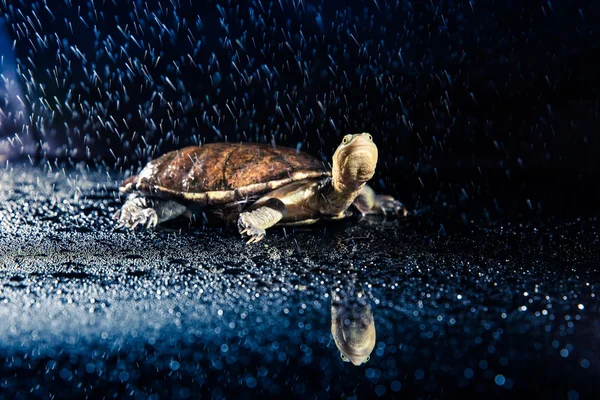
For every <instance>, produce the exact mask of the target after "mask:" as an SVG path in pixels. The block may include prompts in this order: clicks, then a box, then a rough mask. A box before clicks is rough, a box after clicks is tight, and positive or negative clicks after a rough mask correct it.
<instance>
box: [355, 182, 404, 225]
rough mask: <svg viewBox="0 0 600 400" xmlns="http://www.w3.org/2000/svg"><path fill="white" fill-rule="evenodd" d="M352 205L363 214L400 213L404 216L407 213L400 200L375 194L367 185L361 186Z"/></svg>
mask: <svg viewBox="0 0 600 400" xmlns="http://www.w3.org/2000/svg"><path fill="white" fill-rule="evenodd" d="M353 205H354V207H356V208H357V209H358V211H360V212H361V213H362V214H363V215H367V214H371V215H374V214H375V215H400V216H403V217H405V216H406V215H407V214H408V210H407V209H406V207H404V204H402V202H401V201H400V200H396V199H394V198H393V197H392V196H388V195H385V194H377V193H375V191H374V190H373V189H372V188H371V187H370V186H368V185H365V186H364V187H363V190H362V191H361V192H360V194H359V195H358V196H357V197H356V200H354V203H353Z"/></svg>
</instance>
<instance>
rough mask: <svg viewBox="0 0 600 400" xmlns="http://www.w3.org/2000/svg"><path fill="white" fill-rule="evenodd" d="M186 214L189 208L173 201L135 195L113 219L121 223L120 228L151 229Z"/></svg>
mask: <svg viewBox="0 0 600 400" xmlns="http://www.w3.org/2000/svg"><path fill="white" fill-rule="evenodd" d="M186 212H187V213H189V211H188V209H187V207H185V206H183V205H181V204H179V203H177V202H175V201H172V200H163V199H158V198H148V197H143V196H135V195H134V196H130V197H129V198H128V199H127V201H126V202H125V204H123V207H121V209H120V210H118V211H117V212H116V213H115V214H114V215H113V218H114V219H116V220H117V221H119V226H118V227H121V226H125V227H127V228H130V229H135V228H137V227H138V226H140V225H141V226H144V227H146V228H147V229H151V228H154V227H156V225H158V224H160V223H162V222H165V221H168V220H171V219H174V218H177V217H178V216H180V215H183V214H185V213H186Z"/></svg>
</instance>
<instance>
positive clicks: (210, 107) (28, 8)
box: [0, 0, 600, 219]
mask: <svg viewBox="0 0 600 400" xmlns="http://www.w3.org/2000/svg"><path fill="white" fill-rule="evenodd" d="M192 3H193V4H192ZM7 4H8V7H7V6H5V5H4V4H2V6H0V7H2V8H1V9H0V12H2V13H3V14H4V19H5V25H6V26H5V27H6V29H7V31H8V34H9V35H10V36H11V39H12V38H16V39H17V41H16V47H15V52H16V56H17V57H18V65H19V72H20V78H21V83H22V84H23V86H24V87H26V92H27V94H28V95H29V101H28V102H27V105H28V108H29V109H30V115H31V116H33V120H34V122H35V123H34V124H33V126H31V127H30V131H31V134H32V136H33V138H32V141H33V142H34V143H36V145H37V147H38V151H37V154H36V156H37V159H38V161H40V162H44V161H45V160H47V159H50V160H56V159H58V160H60V161H61V162H65V161H66V162H68V163H73V162H75V161H79V160H83V161H86V162H88V163H92V164H99V165H103V166H108V167H116V168H117V170H118V171H123V170H124V168H125V169H127V168H132V169H133V170H134V171H135V170H137V169H138V168H140V167H141V166H143V164H145V162H147V160H148V159H150V158H152V157H155V156H157V155H160V154H162V153H164V152H166V151H168V150H172V149H175V148H178V147H182V146H184V145H187V144H190V143H196V142H198V141H202V142H213V141H220V140H229V141H261V142H275V143H278V144H283V145H287V146H291V147H296V146H298V145H299V144H301V145H302V149H303V150H306V151H308V152H310V153H312V154H314V155H317V156H321V157H322V158H323V159H325V160H330V157H331V154H332V153H333V150H334V149H335V147H336V146H337V144H338V143H339V142H340V139H341V137H342V136H343V135H344V134H347V133H352V132H361V131H368V132H370V133H372V134H373V135H374V137H375V141H376V143H377V144H378V145H379V148H380V163H379V167H378V171H377V175H376V177H375V180H374V185H375V186H376V187H377V188H378V189H379V190H383V191H387V192H389V193H391V194H393V195H396V196H398V197H400V198H401V199H403V200H404V201H405V202H407V203H408V204H409V205H410V206H411V208H416V209H418V208H420V207H423V206H429V205H434V206H440V207H442V204H443V202H444V201H445V202H446V203H447V204H448V205H449V206H450V207H457V209H458V210H460V211H461V212H466V213H467V214H469V213H471V214H473V215H474V216H475V217H478V218H483V217H485V218H491V219H496V218H500V217H501V216H505V215H507V214H513V213H515V215H526V216H527V215H539V214H543V215H557V214H562V213H565V212H566V213H569V214H573V213H575V214H578V215H579V214H581V213H586V214H587V213H593V212H594V211H595V209H596V204H597V200H598V197H597V195H595V194H594V193H595V190H590V187H593V186H594V185H595V183H596V182H597V181H598V170H597V167H596V159H597V158H598V157H599V156H600V144H599V143H600V142H599V140H598V138H597V126H598V122H599V117H598V94H599V87H600V86H599V78H598V72H597V71H598V61H597V58H598V57H597V55H598V43H599V40H598V39H599V33H598V30H597V29H595V25H596V23H597V22H598V21H600V19H599V18H598V15H599V14H598V10H597V7H596V6H595V5H594V4H592V3H589V2H577V1H569V2H566V1H564V2H538V1H531V2H513V1H491V2H473V1H423V2H407V1H380V0H378V1H331V2H320V1H303V2H293V1H281V2H280V1H262V2H261V1H250V2H235V1H210V2H204V1H202V2H191V1H187V0H182V1H176V2H164V1H163V2H157V1H148V2H141V1H118V2H117V1H115V2H113V1H95V2H93V3H92V2H69V1H65V2H62V1H56V2H50V3H48V4H49V9H50V10H51V12H48V11H47V10H46V8H45V7H44V5H43V4H42V3H40V2H28V1H27V2H26V1H21V2H18V1H11V2H7ZM200 21H201V22H200ZM121 31H122V32H121ZM57 38H58V39H60V45H59V40H58V39H57ZM198 42H200V45H199V46H197V43H198ZM79 52H81V54H79ZM159 56H160V60H159V61H158V62H156V60H157V58H158V57H159ZM66 60H68V64H67V61H66ZM234 64H235V66H234ZM299 65H301V66H302V68H300V66H299ZM217 73H218V74H220V78H219V77H218V76H217ZM55 75H56V76H57V77H58V78H59V79H58V81H59V84H58V85H57V84H56V79H55ZM33 81H35V82H36V83H37V84H36V85H33V84H31V82H33ZM169 82H171V84H172V85H173V86H174V87H175V88H176V89H174V88H173V87H172V86H171V84H170V83H169ZM26 84H27V85H26ZM40 85H43V86H44V91H42V90H40ZM69 91H70V92H69ZM55 96H56V99H57V100H55V98H54V97H55ZM161 96H162V97H161ZM117 100H118V105H117ZM57 102H58V103H60V104H62V106H61V111H62V113H61V112H59V110H58V107H57V106H56V104H57ZM168 102H170V105H171V107H169V104H168ZM67 104H70V105H71V106H72V107H71V108H72V109H73V110H78V112H77V114H74V113H72V112H70V111H69V110H68V107H66V105H67ZM81 108H83V111H82V109H81ZM170 108H172V110H171V109H170ZM230 110H231V111H230ZM219 116H220V117H219ZM123 119H126V120H127V124H125V122H123ZM40 121H42V122H40ZM42 128H43V129H42ZM134 132H135V133H134ZM2 134H3V135H5V136H11V132H3V133H2ZM40 144H41V145H40ZM18 152H19V149H18V148H16V149H15V153H18ZM467 218H470V216H469V217H467Z"/></svg>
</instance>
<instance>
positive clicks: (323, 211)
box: [113, 133, 407, 243]
mask: <svg viewBox="0 0 600 400" xmlns="http://www.w3.org/2000/svg"><path fill="white" fill-rule="evenodd" d="M377 158H378V151H377V146H376V145H375V143H374V142H373V137H372V136H371V135H370V134H368V133H359V134H348V135H345V136H344V137H343V139H342V142H341V144H340V145H339V146H338V148H337V150H336V151H335V153H334V155H333V163H332V168H327V166H326V165H325V164H324V163H323V162H322V161H320V160H318V159H317V158H315V157H313V156H311V155H309V154H307V153H305V152H301V151H299V150H297V149H292V148H287V147H282V146H274V145H270V144H264V143H263V144H261V143H231V142H217V143H210V144H202V145H200V146H189V147H185V148H182V149H179V150H175V151H171V152H168V153H166V154H164V155H162V156H160V157H159V158H156V159H154V160H152V161H150V162H149V163H148V164H147V165H146V166H145V167H144V168H143V169H142V170H141V172H140V173H139V174H138V175H134V176H130V177H129V178H127V179H125V180H124V181H123V183H122V184H121V185H120V187H119V191H120V193H122V194H124V195H127V199H126V201H125V203H124V204H123V206H122V208H121V209H120V210H118V211H117V212H116V213H115V214H114V215H113V217H114V218H115V219H116V220H118V222H119V225H118V227H122V226H125V227H128V228H131V229H135V228H136V227H138V226H144V227H146V228H148V229H152V228H155V227H156V226H157V225H158V224H161V223H163V222H165V221H168V220H171V219H174V218H176V217H179V216H187V217H189V218H194V217H195V216H199V215H202V214H203V213H204V215H207V214H208V215H211V216H213V217H217V218H219V219H221V220H223V221H228V222H231V223H237V227H238V230H239V232H240V233H241V234H242V235H243V236H246V237H248V241H247V243H253V242H258V241H260V240H262V239H263V238H264V237H265V234H266V229H268V228H270V227H272V226H274V225H276V224H280V225H300V224H310V223H314V222H317V221H319V220H336V219H341V218H344V217H347V216H349V215H352V214H353V213H352V211H350V209H355V210H357V211H358V212H359V213H360V214H362V215H365V214H386V215H388V214H394V215H404V216H405V215H406V214H407V210H406V208H405V207H404V205H403V204H402V202H400V201H398V200H396V199H394V198H393V197H392V196H388V195H381V194H376V193H375V191H374V190H373V189H372V188H371V187H369V186H367V185H366V182H367V181H368V180H370V179H371V178H372V177H373V175H374V173H375V167H376V164H377Z"/></svg>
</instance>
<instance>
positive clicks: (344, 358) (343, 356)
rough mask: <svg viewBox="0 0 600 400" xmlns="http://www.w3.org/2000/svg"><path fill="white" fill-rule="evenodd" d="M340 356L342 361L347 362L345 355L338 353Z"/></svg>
mask: <svg viewBox="0 0 600 400" xmlns="http://www.w3.org/2000/svg"><path fill="white" fill-rule="evenodd" d="M340 356H341V357H342V360H343V361H344V362H348V357H346V355H345V354H344V353H340Z"/></svg>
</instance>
